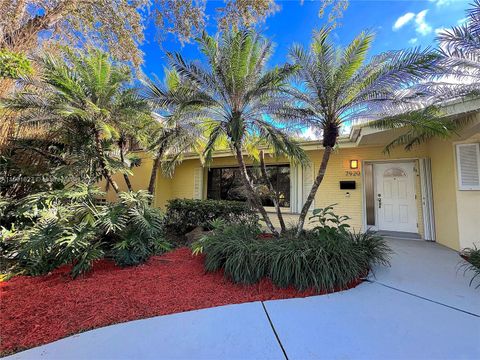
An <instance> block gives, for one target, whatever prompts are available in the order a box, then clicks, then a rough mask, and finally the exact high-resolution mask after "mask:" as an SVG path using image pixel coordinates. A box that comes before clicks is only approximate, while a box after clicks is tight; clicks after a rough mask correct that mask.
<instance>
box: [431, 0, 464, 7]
mask: <svg viewBox="0 0 480 360" xmlns="http://www.w3.org/2000/svg"><path fill="white" fill-rule="evenodd" d="M429 1H430V2H432V3H435V5H437V6H438V7H440V6H447V5H450V4H452V3H453V2H454V1H455V0H429ZM457 1H458V0H457Z"/></svg>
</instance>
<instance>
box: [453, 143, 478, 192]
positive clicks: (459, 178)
mask: <svg viewBox="0 0 480 360" xmlns="http://www.w3.org/2000/svg"><path fill="white" fill-rule="evenodd" d="M462 146H475V150H476V155H477V172H478V176H479V179H480V143H475V142H473V143H459V144H455V152H456V154H455V155H456V156H455V157H456V161H457V163H456V169H455V170H456V171H457V182H458V190H460V191H478V190H480V181H479V183H478V185H476V186H471V185H463V184H462V168H461V159H460V147H462Z"/></svg>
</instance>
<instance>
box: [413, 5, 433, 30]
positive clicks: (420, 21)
mask: <svg viewBox="0 0 480 360" xmlns="http://www.w3.org/2000/svg"><path fill="white" fill-rule="evenodd" d="M427 12H428V10H422V11H420V12H419V13H418V14H417V15H416V16H415V31H416V32H417V33H419V34H420V35H423V36H425V35H428V34H430V33H431V32H432V27H431V26H430V25H429V24H428V23H427V22H426V21H425V16H426V15H427Z"/></svg>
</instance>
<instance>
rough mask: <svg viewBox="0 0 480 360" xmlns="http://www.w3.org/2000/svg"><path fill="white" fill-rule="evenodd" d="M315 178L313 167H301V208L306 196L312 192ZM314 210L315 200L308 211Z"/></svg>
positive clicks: (310, 165) (311, 165)
mask: <svg viewBox="0 0 480 360" xmlns="http://www.w3.org/2000/svg"><path fill="white" fill-rule="evenodd" d="M314 178H315V172H314V166H313V164H309V165H304V166H303V189H302V193H303V196H302V206H303V205H304V204H305V202H306V201H307V197H308V194H310V190H312V185H313V179H314ZM313 209H315V199H314V200H313V201H312V205H311V206H310V208H309V210H313Z"/></svg>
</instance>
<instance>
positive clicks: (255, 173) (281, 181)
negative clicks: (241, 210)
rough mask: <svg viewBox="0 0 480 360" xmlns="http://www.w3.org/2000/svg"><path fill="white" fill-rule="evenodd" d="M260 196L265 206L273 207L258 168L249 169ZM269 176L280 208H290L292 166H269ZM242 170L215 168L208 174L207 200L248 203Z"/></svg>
mask: <svg viewBox="0 0 480 360" xmlns="http://www.w3.org/2000/svg"><path fill="white" fill-rule="evenodd" d="M247 171H248V174H249V176H250V177H251V178H252V180H253V184H254V185H255V187H256V189H255V190H256V192H257V194H258V196H260V198H261V199H262V204H263V205H264V206H273V201H272V199H271V196H270V194H269V190H268V186H267V184H266V182H265V181H264V179H263V177H262V175H261V172H260V169H259V168H258V167H248V168H247ZM267 175H268V177H269V180H270V182H271V183H272V185H273V189H274V190H275V196H277V198H278V200H279V203H280V206H282V207H290V166H289V165H269V166H267ZM240 176H241V175H240V170H239V169H238V168H234V167H225V168H215V169H210V170H209V172H208V189H207V198H208V199H216V200H236V201H246V200H247V194H246V192H245V187H244V185H243V182H242V179H241V177H240Z"/></svg>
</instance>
